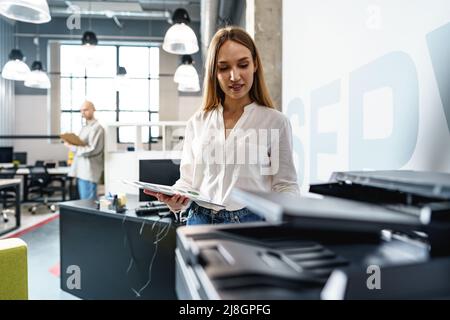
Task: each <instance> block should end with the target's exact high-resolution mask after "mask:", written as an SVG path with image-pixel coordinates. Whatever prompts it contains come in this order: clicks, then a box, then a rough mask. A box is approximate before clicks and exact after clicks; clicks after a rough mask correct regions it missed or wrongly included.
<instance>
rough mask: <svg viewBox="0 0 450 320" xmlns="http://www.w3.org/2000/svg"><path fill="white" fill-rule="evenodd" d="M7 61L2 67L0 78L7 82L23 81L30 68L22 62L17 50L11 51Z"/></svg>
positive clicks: (20, 53)
mask: <svg viewBox="0 0 450 320" xmlns="http://www.w3.org/2000/svg"><path fill="white" fill-rule="evenodd" d="M8 58H9V61H8V62H7V63H6V64H5V65H4V67H3V70H2V77H3V78H4V79H8V80H16V81H23V80H25V78H26V77H27V75H28V73H29V72H30V68H28V66H27V65H26V63H25V62H23V54H22V51H20V50H19V49H12V50H11V52H10V53H9V56H8Z"/></svg>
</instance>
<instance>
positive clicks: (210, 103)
mask: <svg viewBox="0 0 450 320" xmlns="http://www.w3.org/2000/svg"><path fill="white" fill-rule="evenodd" d="M227 40H230V41H234V42H237V43H239V44H241V45H243V46H245V47H246V48H247V49H249V50H250V52H251V54H252V57H253V62H254V64H255V66H256V72H255V74H254V80H253V85H252V87H251V89H250V92H249V94H250V99H251V100H252V102H256V103H258V104H259V105H261V106H266V107H269V108H273V102H272V99H271V97H270V94H269V90H268V89H267V85H266V82H265V81H264V71H263V67H262V63H261V58H260V55H259V52H258V49H257V48H256V45H255V42H254V41H253V39H252V38H251V37H250V35H249V34H248V33H247V32H246V31H245V30H243V29H241V28H239V27H233V26H230V27H226V28H222V29H219V30H218V31H217V32H216V34H215V35H214V37H213V38H212V40H211V44H210V46H209V50H208V57H207V60H206V66H205V68H206V72H205V81H204V86H205V91H204V94H203V103H202V109H203V110H204V111H206V112H208V111H211V110H213V109H215V108H217V107H218V106H219V104H223V103H224V101H225V93H224V92H223V91H222V89H221V88H220V86H219V83H218V80H217V56H218V53H219V50H220V48H221V47H222V45H223V44H224V43H225V42H226V41H227Z"/></svg>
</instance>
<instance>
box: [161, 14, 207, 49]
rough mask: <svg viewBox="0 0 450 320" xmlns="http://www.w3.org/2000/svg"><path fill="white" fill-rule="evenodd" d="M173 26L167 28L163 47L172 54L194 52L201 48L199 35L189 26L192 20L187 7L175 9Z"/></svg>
mask: <svg viewBox="0 0 450 320" xmlns="http://www.w3.org/2000/svg"><path fill="white" fill-rule="evenodd" d="M172 21H173V26H171V27H170V28H169V30H167V32H166V35H165V36H164V43H163V46H162V47H163V49H164V50H165V51H167V52H169V53H172V54H180V55H182V54H193V53H196V52H197V51H198V50H199V47H198V40H197V36H196V35H195V33H194V31H193V30H192V29H191V28H190V27H189V26H188V24H189V23H190V22H191V19H190V18H189V14H188V13H187V11H186V10H185V9H177V10H175V12H174V14H173V17H172Z"/></svg>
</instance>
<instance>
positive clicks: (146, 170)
mask: <svg viewBox="0 0 450 320" xmlns="http://www.w3.org/2000/svg"><path fill="white" fill-rule="evenodd" d="M179 178H180V160H177V159H175V160H174V159H164V160H139V180H140V181H144V182H149V183H156V184H163V185H169V186H171V185H173V184H175V182H176V181H177V180H178V179H179ZM154 200H157V199H156V198H155V197H152V196H149V195H146V194H144V192H143V191H142V190H140V191H139V201H154Z"/></svg>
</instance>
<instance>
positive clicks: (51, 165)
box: [45, 162, 56, 169]
mask: <svg viewBox="0 0 450 320" xmlns="http://www.w3.org/2000/svg"><path fill="white" fill-rule="evenodd" d="M45 167H46V168H47V169H52V168H56V162H47V163H46V164H45Z"/></svg>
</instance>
